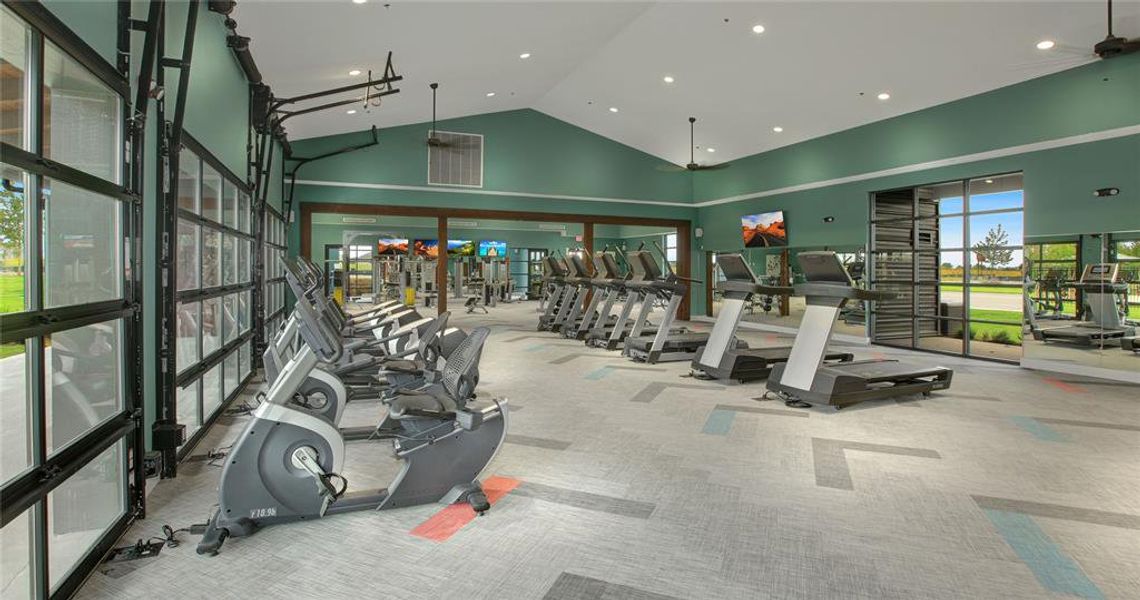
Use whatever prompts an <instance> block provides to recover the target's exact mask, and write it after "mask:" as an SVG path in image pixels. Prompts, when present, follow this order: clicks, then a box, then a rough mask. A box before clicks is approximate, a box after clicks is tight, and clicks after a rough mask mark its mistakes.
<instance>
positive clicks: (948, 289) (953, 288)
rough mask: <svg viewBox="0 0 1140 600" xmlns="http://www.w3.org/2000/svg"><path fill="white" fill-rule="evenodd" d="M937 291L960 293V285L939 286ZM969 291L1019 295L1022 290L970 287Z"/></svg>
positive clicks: (997, 286) (982, 286)
mask: <svg viewBox="0 0 1140 600" xmlns="http://www.w3.org/2000/svg"><path fill="white" fill-rule="evenodd" d="M938 287H939V289H941V290H943V291H946V292H960V291H962V286H961V285H940V286H938ZM970 290H971V291H974V292H991V293H994V294H1020V293H1022V288H1020V287H1013V286H1010V287H1006V286H1001V285H971V286H970Z"/></svg>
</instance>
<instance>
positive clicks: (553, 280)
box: [538, 256, 571, 331]
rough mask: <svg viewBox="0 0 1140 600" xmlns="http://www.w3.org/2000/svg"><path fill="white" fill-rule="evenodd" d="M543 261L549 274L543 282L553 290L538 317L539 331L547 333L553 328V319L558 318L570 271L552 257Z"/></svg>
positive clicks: (567, 286)
mask: <svg viewBox="0 0 1140 600" xmlns="http://www.w3.org/2000/svg"><path fill="white" fill-rule="evenodd" d="M544 260H545V261H546V269H547V271H548V272H549V273H550V275H549V276H548V277H547V278H546V280H545V282H546V283H549V284H551V285H552V286H553V287H554V290H553V291H552V292H551V293H550V297H549V298H548V299H547V300H546V309H545V310H544V311H543V312H542V314H541V315H539V317H538V330H539V331H547V330H550V329H552V328H553V326H554V319H555V318H556V317H557V316H558V311H559V309H560V308H561V306H562V303H563V302H564V301H565V298H564V296H565V295H566V293H567V292H569V291H570V288H571V286H570V285H569V284H568V283H567V281H566V277H567V276H569V275H570V269H569V268H568V267H567V266H566V263H565V262H563V261H561V260H559V259H557V258H555V257H553V256H547V257H546V258H545V259H544Z"/></svg>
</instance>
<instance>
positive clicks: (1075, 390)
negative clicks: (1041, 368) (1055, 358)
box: [1042, 377, 1089, 394]
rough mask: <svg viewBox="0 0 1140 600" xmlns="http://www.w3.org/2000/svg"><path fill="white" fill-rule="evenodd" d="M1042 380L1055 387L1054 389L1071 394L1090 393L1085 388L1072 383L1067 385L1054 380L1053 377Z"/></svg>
mask: <svg viewBox="0 0 1140 600" xmlns="http://www.w3.org/2000/svg"><path fill="white" fill-rule="evenodd" d="M1042 379H1044V380H1045V383H1048V384H1049V385H1051V386H1053V387H1055V388H1057V389H1059V390H1061V391H1064V392H1069V393H1070V394H1087V393H1089V391H1088V390H1086V389H1085V388H1083V387H1081V386H1079V385H1073V384H1071V383H1066V382H1064V381H1061V380H1060V379H1053V378H1052V377H1042Z"/></svg>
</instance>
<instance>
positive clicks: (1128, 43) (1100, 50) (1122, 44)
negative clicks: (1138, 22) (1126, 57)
mask: <svg viewBox="0 0 1140 600" xmlns="http://www.w3.org/2000/svg"><path fill="white" fill-rule="evenodd" d="M1138 50H1140V38H1135V39H1131V40H1130V39H1128V38H1122V37H1119V36H1115V35H1113V34H1112V0H1108V35H1107V36H1105V38H1104V39H1103V40H1101V41H1100V42H1098V43H1097V45H1095V46H1093V53H1095V54H1096V55H1097V56H1099V57H1101V58H1112V57H1114V56H1120V55H1122V54H1131V53H1133V52H1136V51H1138Z"/></svg>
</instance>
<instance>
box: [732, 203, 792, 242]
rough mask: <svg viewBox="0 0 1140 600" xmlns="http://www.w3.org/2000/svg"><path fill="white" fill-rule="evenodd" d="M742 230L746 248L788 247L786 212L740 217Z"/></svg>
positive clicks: (779, 211) (776, 211)
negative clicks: (785, 227) (785, 223)
mask: <svg viewBox="0 0 1140 600" xmlns="http://www.w3.org/2000/svg"><path fill="white" fill-rule="evenodd" d="M740 230H741V233H742V234H743V235H744V247H745V248H770V247H773V246H787V245H788V232H787V230H785V229H784V211H782V210H775V211H772V212H766V213H760V214H758V215H744V216H743V217H740Z"/></svg>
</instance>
